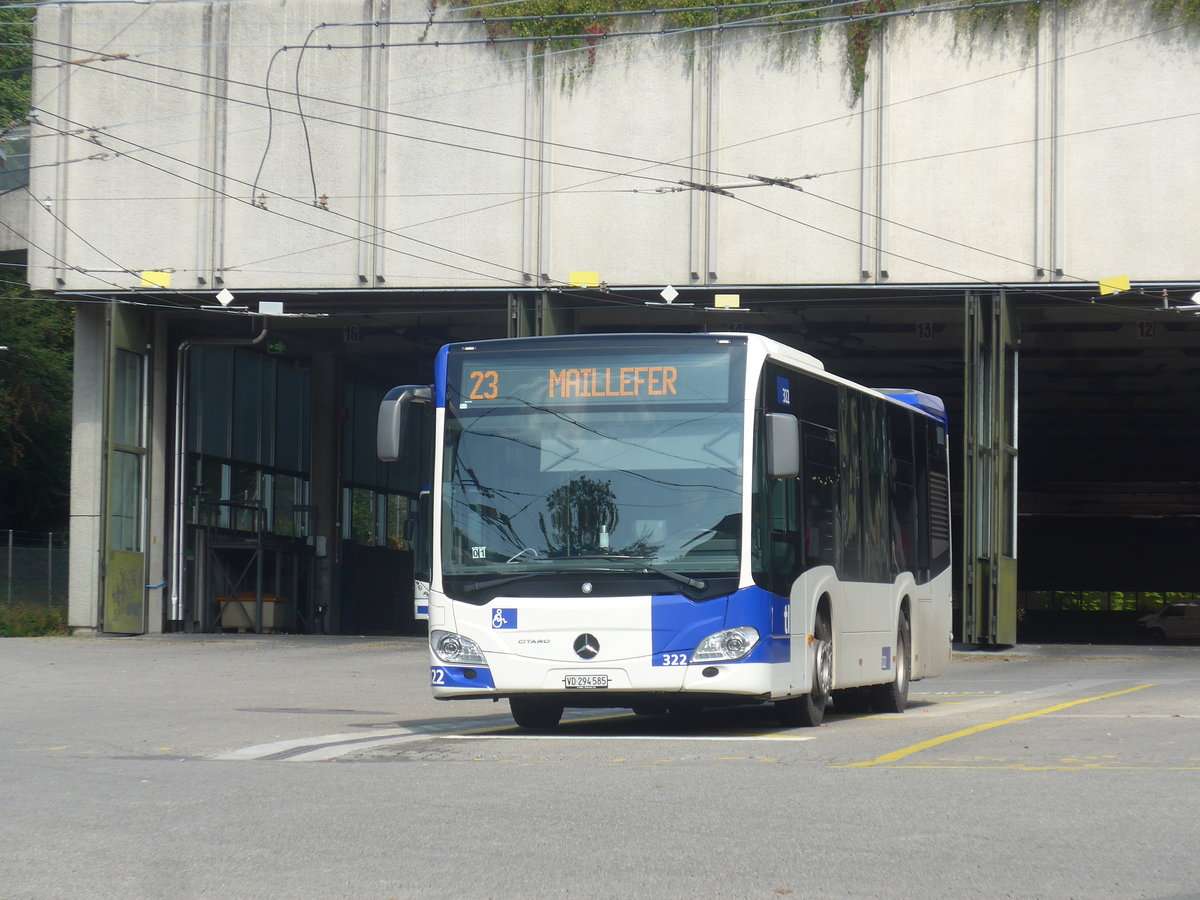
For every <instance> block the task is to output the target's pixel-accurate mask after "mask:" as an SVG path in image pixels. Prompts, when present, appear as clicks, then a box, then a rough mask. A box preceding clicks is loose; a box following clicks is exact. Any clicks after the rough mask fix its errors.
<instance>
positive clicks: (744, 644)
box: [692, 625, 758, 662]
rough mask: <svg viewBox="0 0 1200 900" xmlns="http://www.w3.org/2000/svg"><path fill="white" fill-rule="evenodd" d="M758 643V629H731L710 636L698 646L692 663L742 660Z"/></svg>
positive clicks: (746, 626)
mask: <svg viewBox="0 0 1200 900" xmlns="http://www.w3.org/2000/svg"><path fill="white" fill-rule="evenodd" d="M757 643H758V629H757V628H751V627H750V626H749V625H743V626H742V627H741V628H729V629H727V630H725V631H718V632H717V633H716V634H710V635H709V636H708V637H706V638H705V639H704V640H702V641H701V642H700V643H699V644H697V645H696V652H695V653H693V654H692V662H720V661H721V660H731V659H742V658H743V657H744V656H746V654H748V653H749V652H750V651H751V650H753V649H754V647H755V645H756V644H757Z"/></svg>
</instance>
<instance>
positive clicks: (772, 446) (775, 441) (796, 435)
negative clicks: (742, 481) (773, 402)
mask: <svg viewBox="0 0 1200 900" xmlns="http://www.w3.org/2000/svg"><path fill="white" fill-rule="evenodd" d="M764 433H765V436H766V443H767V477H768V478H795V477H796V476H797V475H799V474H800V423H799V422H798V421H796V417H795V416H791V415H788V414H787V413H767V419H766V425H765V428H764Z"/></svg>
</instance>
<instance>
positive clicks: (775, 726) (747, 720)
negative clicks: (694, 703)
mask: <svg viewBox="0 0 1200 900" xmlns="http://www.w3.org/2000/svg"><path fill="white" fill-rule="evenodd" d="M935 705H936V704H935V703H934V702H932V701H923V700H910V701H909V704H908V707H909V709H919V708H922V707H928V706H935ZM878 715H879V714H877V713H873V712H870V711H866V712H853V713H850V712H847V713H840V714H839V713H838V711H837V708H836V706H833V705H831V706H830V707H829V708H828V710H827V711H826V722H834V721H849V720H853V719H866V718H874V717H878ZM901 715H903V714H901ZM888 718H899V716H896V715H890V716H888ZM819 732H820V728H802V727H785V726H782V725H780V724H779V719H778V718H777V716H776V713H775V708H774V706H773V705H772V704H770V703H758V704H748V705H743V706H729V707H720V708H713V709H701V710H696V709H685V710H677V711H676V710H672V711H667V712H661V713H648V714H643V715H637V714H635V713H633V712H632V711H631V710H629V709H616V708H614V709H580V710H568V711H567V713H566V714H565V715H564V717H563V719H562V721H561V722H559V724H558V725H557V726H555V727H553V728H540V729H535V728H520V727H519V726H517V725H516V724H514V723H513V722H511V721H507V722H503V723H496V724H493V723H489V724H488V725H487V726H485V727H482V728H478V729H470V730H467V731H462V732H459V735H458V736H463V737H494V738H505V737H508V738H511V737H521V736H540V737H560V738H588V737H591V738H628V739H649V738H659V739H670V738H687V739H701V738H714V739H717V738H719V739H729V738H745V739H755V738H776V739H777V738H779V737H781V736H786V737H788V738H791V739H811V738H813V737H815V736H816V735H817V734H818V733H819Z"/></svg>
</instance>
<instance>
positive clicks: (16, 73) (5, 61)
mask: <svg viewBox="0 0 1200 900" xmlns="http://www.w3.org/2000/svg"><path fill="white" fill-rule="evenodd" d="M33 15H34V11H33V9H31V8H25V9H15V8H13V7H11V6H10V5H9V4H7V3H5V4H3V5H0V131H2V130H3V129H5V128H7V127H8V126H9V125H11V124H13V123H15V122H22V121H24V119H25V116H26V114H27V113H28V112H29V87H30V76H31V75H32V69H31V62H32V59H33V56H32V53H31V45H30V39H31V37H32V35H33V26H32V23H33Z"/></svg>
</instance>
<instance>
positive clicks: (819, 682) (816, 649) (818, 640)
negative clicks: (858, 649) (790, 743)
mask: <svg viewBox="0 0 1200 900" xmlns="http://www.w3.org/2000/svg"><path fill="white" fill-rule="evenodd" d="M832 687H833V630H832V629H831V628H830V627H829V620H828V619H827V618H825V617H824V616H820V617H819V618H818V619H817V623H816V626H815V627H814V628H813V674H812V688H811V689H810V690H809V692H808V693H807V694H805V695H804V696H803V697H791V698H789V699H787V700H776V701H775V714H776V715H777V716H778V717H779V724H780V725H783V726H784V727H785V728H794V727H801V728H814V727H816V726H817V725H820V724H821V720H822V719H823V718H825V706H826V704H827V703H829V694H830V690H831V688H832Z"/></svg>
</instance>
